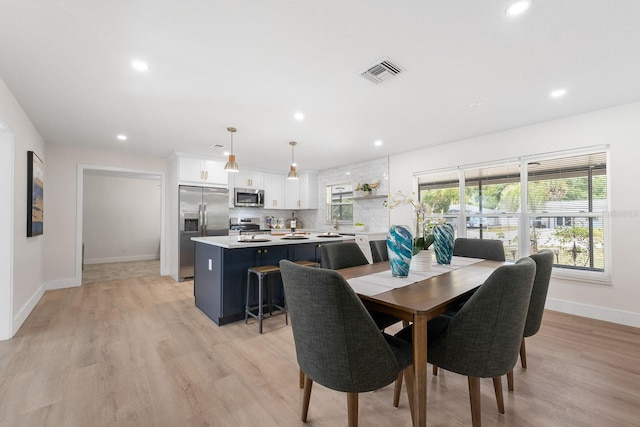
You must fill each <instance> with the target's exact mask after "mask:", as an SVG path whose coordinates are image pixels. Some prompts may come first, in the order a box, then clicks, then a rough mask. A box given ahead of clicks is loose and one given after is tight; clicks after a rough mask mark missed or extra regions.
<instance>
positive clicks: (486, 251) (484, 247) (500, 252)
mask: <svg viewBox="0 0 640 427" xmlns="http://www.w3.org/2000/svg"><path fill="white" fill-rule="evenodd" d="M453 255H454V256H461V257H467V258H481V259H487V260H491V261H504V260H505V256H504V245H503V244H502V241H500V240H493V239H468V238H465V237H458V238H457V239H456V240H455V242H454V243H453ZM465 302H466V301H461V302H460V305H459V306H458V307H456V308H454V309H452V310H450V311H447V312H446V313H445V314H446V315H448V316H455V314H456V313H457V312H458V310H460V308H461V307H462V305H463V304H465ZM433 375H438V366H437V365H433ZM394 405H396V406H397V403H396V402H394Z"/></svg>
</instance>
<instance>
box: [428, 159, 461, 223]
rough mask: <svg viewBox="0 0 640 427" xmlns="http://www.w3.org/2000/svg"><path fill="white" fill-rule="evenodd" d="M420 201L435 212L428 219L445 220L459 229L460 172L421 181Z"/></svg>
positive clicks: (438, 175)
mask: <svg viewBox="0 0 640 427" xmlns="http://www.w3.org/2000/svg"><path fill="white" fill-rule="evenodd" d="M418 189H419V191H418V194H419V197H420V200H422V201H423V202H425V203H427V204H428V205H429V206H430V207H431V209H432V210H433V215H431V216H427V217H426V218H425V219H428V218H439V217H442V218H444V219H445V220H446V221H447V222H448V223H450V224H451V225H452V226H453V228H454V229H455V230H456V233H457V229H458V215H459V214H460V179H459V175H458V171H453V172H444V173H439V174H431V175H429V176H428V177H424V180H419V188H418Z"/></svg>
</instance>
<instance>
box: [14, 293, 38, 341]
mask: <svg viewBox="0 0 640 427" xmlns="http://www.w3.org/2000/svg"><path fill="white" fill-rule="evenodd" d="M45 290H46V288H45V284H44V283H43V284H42V285H40V287H39V288H38V289H37V290H36V291H35V292H34V294H33V295H32V296H31V298H29V301H27V303H26V304H25V305H23V306H22V308H21V309H20V311H18V313H17V314H16V315H15V316H14V317H13V325H12V329H13V330H12V331H11V336H14V335H15V334H16V332H18V329H20V327H21V326H22V324H23V323H24V321H25V320H27V317H29V314H31V312H32V311H33V309H34V308H35V307H36V304H38V301H40V298H42V295H44V291H45Z"/></svg>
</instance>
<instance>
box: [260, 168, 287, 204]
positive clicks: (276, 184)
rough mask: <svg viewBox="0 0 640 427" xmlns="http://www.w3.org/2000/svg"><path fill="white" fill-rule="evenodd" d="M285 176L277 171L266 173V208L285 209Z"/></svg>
mask: <svg viewBox="0 0 640 427" xmlns="http://www.w3.org/2000/svg"><path fill="white" fill-rule="evenodd" d="M284 181H285V176H284V175H281V174H277V173H266V172H265V174H264V207H265V209H284V194H285V193H284Z"/></svg>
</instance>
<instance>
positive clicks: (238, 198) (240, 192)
mask: <svg viewBox="0 0 640 427" xmlns="http://www.w3.org/2000/svg"><path fill="white" fill-rule="evenodd" d="M233 194H234V199H233V201H234V202H233V205H234V206H238V207H259V208H262V207H264V190H255V189H253V188H236V189H234V191H233Z"/></svg>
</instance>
